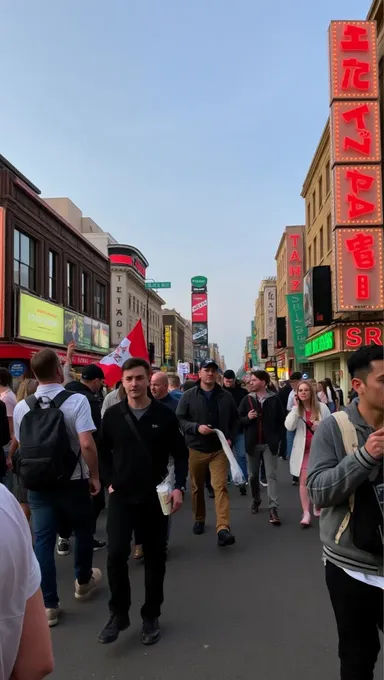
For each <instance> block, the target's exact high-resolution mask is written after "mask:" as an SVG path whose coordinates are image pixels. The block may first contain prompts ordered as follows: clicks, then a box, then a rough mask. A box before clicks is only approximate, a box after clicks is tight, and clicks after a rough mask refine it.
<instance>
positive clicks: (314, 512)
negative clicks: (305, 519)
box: [313, 505, 321, 517]
mask: <svg viewBox="0 0 384 680" xmlns="http://www.w3.org/2000/svg"><path fill="white" fill-rule="evenodd" d="M313 514H314V515H315V517H320V515H321V508H318V507H317V505H314V506H313Z"/></svg>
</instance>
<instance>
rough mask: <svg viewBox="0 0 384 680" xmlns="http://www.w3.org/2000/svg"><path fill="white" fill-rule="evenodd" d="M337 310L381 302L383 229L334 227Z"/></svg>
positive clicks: (373, 306)
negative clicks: (336, 255) (336, 254)
mask: <svg viewBox="0 0 384 680" xmlns="http://www.w3.org/2000/svg"><path fill="white" fill-rule="evenodd" d="M336 241H337V243H336V246H337V253H338V257H337V263H336V271H337V282H338V286H337V290H338V310H337V311H339V312H343V311H348V310H359V309H361V310H364V311H365V310H375V311H378V310H380V309H382V308H383V306H384V268H383V230H382V229H381V228H378V227H372V228H370V229H369V228H366V229H344V228H339V229H337V230H336Z"/></svg>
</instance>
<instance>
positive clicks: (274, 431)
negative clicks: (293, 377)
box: [239, 392, 285, 455]
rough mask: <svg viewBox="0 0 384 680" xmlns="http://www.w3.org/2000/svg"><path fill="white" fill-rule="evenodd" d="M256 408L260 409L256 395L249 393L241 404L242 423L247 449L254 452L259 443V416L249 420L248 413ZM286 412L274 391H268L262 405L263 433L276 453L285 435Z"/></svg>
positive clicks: (272, 450) (265, 439) (249, 452)
mask: <svg viewBox="0 0 384 680" xmlns="http://www.w3.org/2000/svg"><path fill="white" fill-rule="evenodd" d="M252 408H254V409H255V410H258V405H257V403H256V400H255V397H254V396H252V395H250V394H248V395H247V397H245V398H244V399H243V401H242V402H241V404H240V406H239V415H240V423H241V424H242V426H243V427H244V432H245V449H246V451H247V453H248V454H252V452H253V449H254V447H255V446H256V443H257V437H258V428H259V418H254V419H253V420H249V418H248V413H249V411H250V410H251V409H252ZM284 422H285V412H284V408H283V405H282V403H281V401H280V399H279V397H278V396H277V394H274V393H273V392H267V398H266V399H265V401H264V403H263V405H262V433H263V438H264V441H265V443H266V444H267V445H268V446H269V448H270V450H271V453H273V454H274V455H276V454H277V453H278V450H279V444H280V441H281V439H282V438H283V437H284V436H285V426H284Z"/></svg>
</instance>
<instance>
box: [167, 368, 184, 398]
mask: <svg viewBox="0 0 384 680" xmlns="http://www.w3.org/2000/svg"><path fill="white" fill-rule="evenodd" d="M180 387H181V384H180V378H179V376H178V375H177V373H168V389H169V392H170V393H171V394H172V397H174V398H175V399H177V401H180V399H181V397H182V396H183V393H182V391H181V389H180Z"/></svg>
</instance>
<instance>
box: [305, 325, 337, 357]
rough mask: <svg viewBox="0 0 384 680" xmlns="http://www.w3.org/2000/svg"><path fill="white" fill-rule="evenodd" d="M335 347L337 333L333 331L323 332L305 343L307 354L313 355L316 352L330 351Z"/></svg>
mask: <svg viewBox="0 0 384 680" xmlns="http://www.w3.org/2000/svg"><path fill="white" fill-rule="evenodd" d="M334 347H335V334H334V332H333V331H327V332H326V333H322V335H319V336H318V337H317V338H314V339H313V340H309V341H308V342H307V343H306V345H305V356H306V357H313V356H314V354H321V352H328V351H330V350H332V349H334Z"/></svg>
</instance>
